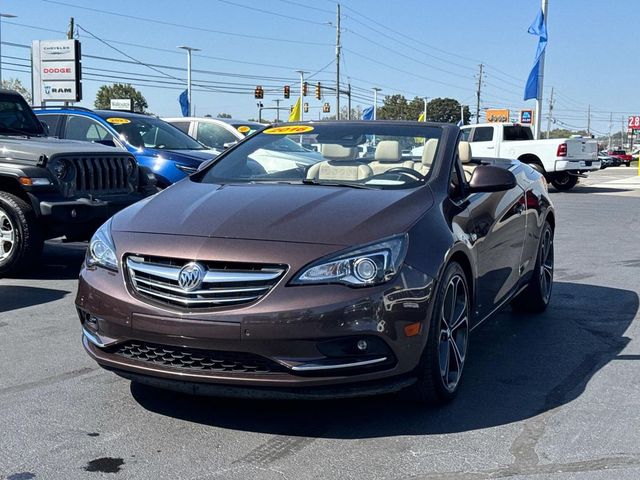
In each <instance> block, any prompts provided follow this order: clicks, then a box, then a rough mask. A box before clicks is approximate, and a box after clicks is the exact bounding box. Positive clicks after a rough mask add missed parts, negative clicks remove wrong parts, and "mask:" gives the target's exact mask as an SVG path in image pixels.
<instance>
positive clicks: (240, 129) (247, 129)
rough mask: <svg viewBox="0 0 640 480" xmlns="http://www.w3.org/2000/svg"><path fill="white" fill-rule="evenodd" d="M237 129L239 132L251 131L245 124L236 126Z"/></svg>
mask: <svg viewBox="0 0 640 480" xmlns="http://www.w3.org/2000/svg"><path fill="white" fill-rule="evenodd" d="M238 131H239V132H240V133H247V132H250V131H251V128H249V127H247V126H246V125H240V126H239V127H238Z"/></svg>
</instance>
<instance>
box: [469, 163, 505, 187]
mask: <svg viewBox="0 0 640 480" xmlns="http://www.w3.org/2000/svg"><path fill="white" fill-rule="evenodd" d="M516 184H517V182H516V177H515V176H514V175H513V173H511V172H510V171H509V170H506V169H504V168H500V167H494V166H493V165H480V166H479V167H476V169H475V170H474V171H473V175H472V176H471V180H469V187H468V189H467V191H468V192H469V193H476V192H503V191H505V190H511V189H512V188H514V187H515V186H516Z"/></svg>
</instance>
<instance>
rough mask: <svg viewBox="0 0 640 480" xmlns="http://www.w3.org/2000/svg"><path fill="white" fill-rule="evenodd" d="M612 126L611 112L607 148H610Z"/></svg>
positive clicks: (611, 114)
mask: <svg viewBox="0 0 640 480" xmlns="http://www.w3.org/2000/svg"><path fill="white" fill-rule="evenodd" d="M612 126H613V112H611V113H610V114H609V142H608V143H607V150H611V127H612Z"/></svg>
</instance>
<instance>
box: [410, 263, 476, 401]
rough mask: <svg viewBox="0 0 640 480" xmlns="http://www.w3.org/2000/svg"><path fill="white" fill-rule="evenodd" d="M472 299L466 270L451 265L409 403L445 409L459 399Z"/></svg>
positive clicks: (442, 284)
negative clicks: (456, 398) (444, 406)
mask: <svg viewBox="0 0 640 480" xmlns="http://www.w3.org/2000/svg"><path fill="white" fill-rule="evenodd" d="M470 299H471V297H470V296H469V288H468V286H467V278H466V275H465V273H464V270H463V269H462V267H461V266H460V265H459V264H458V263H456V262H452V263H450V264H449V265H448V266H447V268H446V269H445V271H444V274H443V276H442V281H441V282H440V285H439V287H438V290H437V292H436V298H435V303H434V308H433V313H432V317H431V320H430V322H429V332H428V337H427V344H426V345H425V348H424V351H423V353H422V358H421V360H420V364H419V365H418V368H417V373H418V381H417V382H416V384H415V385H413V386H412V387H410V388H409V389H407V390H406V391H405V394H406V396H407V398H408V399H410V400H412V401H416V402H420V403H426V404H430V405H443V404H445V403H448V402H450V401H451V400H453V399H454V398H455V396H456V394H457V392H458V386H459V385H460V380H461V378H462V371H463V368H464V364H465V361H466V357H467V345H468V339H469V312H470Z"/></svg>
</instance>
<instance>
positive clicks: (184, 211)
mask: <svg viewBox="0 0 640 480" xmlns="http://www.w3.org/2000/svg"><path fill="white" fill-rule="evenodd" d="M301 136H302V137H303V138H302V139H301V138H300V137H301ZM374 137H375V138H376V139H377V140H378V141H377V145H376V150H375V153H374V157H373V158H372V159H370V160H369V161H362V159H359V158H358V153H359V149H358V147H359V146H360V145H362V144H364V143H365V142H366V141H367V139H368V138H374ZM416 138H418V139H420V138H426V139H428V140H427V142H430V145H432V144H434V143H435V144H436V146H435V148H428V149H426V148H425V150H424V151H425V153H424V156H423V157H422V158H420V159H418V160H416V161H413V160H404V159H403V157H402V146H403V145H407V144H411V142H413V141H414V139H416ZM459 138H460V131H459V129H458V127H456V126H454V125H446V124H428V123H427V124H425V123H423V122H420V123H419V122H389V121H380V122H371V121H369V122H363V121H350V122H320V123H316V124H310V123H307V124H305V123H298V124H285V125H278V126H273V127H269V128H266V129H264V130H262V131H260V132H257V133H255V134H253V135H251V136H250V137H248V138H247V139H246V140H244V141H242V142H240V143H239V144H237V145H235V146H233V147H231V148H228V149H227V150H226V151H224V152H223V153H221V154H220V156H219V157H218V159H217V160H216V161H215V162H213V163H212V164H209V165H208V166H206V167H203V168H202V169H201V170H200V171H199V172H197V173H195V174H194V175H191V176H190V177H189V178H188V179H187V180H185V181H183V182H180V183H178V184H176V185H175V186H174V187H172V188H170V189H167V190H165V191H163V192H160V193H159V194H157V195H155V196H154V197H152V198H150V199H149V200H147V201H143V202H140V203H138V204H136V205H134V206H132V207H130V208H129V209H127V210H126V211H124V212H120V213H119V214H117V215H116V216H114V217H113V218H112V219H111V220H109V221H108V222H106V223H105V224H104V225H103V226H102V227H101V228H100V230H99V231H98V232H97V233H96V235H95V236H94V238H93V239H92V241H91V244H90V248H89V249H88V253H87V257H86V262H85V264H84V266H83V268H82V271H81V273H80V280H79V288H78V293H77V297H76V305H77V308H78V312H79V317H80V323H81V328H82V331H83V344H84V348H85V349H86V351H87V352H88V354H89V355H90V356H91V357H92V358H93V359H94V360H95V361H96V362H97V363H98V364H99V365H101V366H103V367H105V368H107V369H109V370H111V371H113V372H115V373H117V374H119V375H121V376H123V377H125V378H129V379H131V380H132V381H134V382H139V383H146V384H150V385H155V386H159V387H163V388H169V389H175V390H180V391H185V392H189V393H195V394H213V395H222V396H243V395H245V396H246V395H251V396H257V397H267V396H271V397H276V398H284V397H288V398H320V397H330V398H336V397H347V396H358V395H371V394H378V393H382V392H395V391H399V390H406V391H407V394H408V395H412V396H413V397H414V398H416V399H419V400H423V401H428V402H435V403H442V402H446V401H449V400H451V399H452V398H453V397H454V396H455V394H456V391H457V390H458V387H459V385H460V381H461V378H462V374H463V368H464V365H465V363H466V361H467V355H468V354H469V353H471V352H472V351H473V349H470V350H467V345H468V338H469V333H470V331H471V330H472V329H473V328H474V327H476V326H477V325H479V324H480V323H481V322H482V321H484V320H485V319H487V318H488V317H490V316H491V315H492V314H494V313H495V312H496V311H498V310H499V309H500V307H502V306H503V305H506V304H509V303H510V304H511V305H512V307H513V309H514V310H515V311H517V312H522V311H524V312H541V311H543V310H544V309H545V308H546V307H547V305H548V303H549V299H550V295H551V290H552V285H553V269H554V253H553V252H554V248H553V235H554V228H555V214H554V209H553V206H552V204H551V200H550V198H549V194H548V192H547V190H546V183H545V181H544V179H543V177H542V175H540V174H539V173H538V172H536V171H535V170H534V169H532V168H531V167H529V166H527V165H525V164H523V163H521V162H519V161H517V160H502V159H489V160H486V161H484V162H480V161H478V160H476V159H474V158H473V157H472V156H471V147H470V146H469V143H467V142H459ZM283 139H288V140H290V141H292V142H298V141H301V142H305V143H310V144H318V145H319V147H320V153H321V155H322V159H321V160H318V161H317V162H315V163H314V164H313V165H311V166H308V167H303V166H298V167H296V168H291V169H286V170H280V171H277V172H272V173H268V172H267V171H266V170H265V169H264V168H262V167H260V166H259V164H257V162H256V161H255V160H253V159H252V158H251V157H252V154H254V153H255V152H257V151H259V150H263V151H265V152H272V151H274V150H273V149H272V148H271V147H272V146H273V145H274V144H278V143H279V142H281V141H282V140H283ZM463 171H467V172H469V174H470V180H469V181H467V180H466V179H465V176H464V175H463ZM221 206H222V207H221ZM531 355H535V352H531ZM485 387H486V388H492V387H491V386H490V385H486V386H485Z"/></svg>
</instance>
